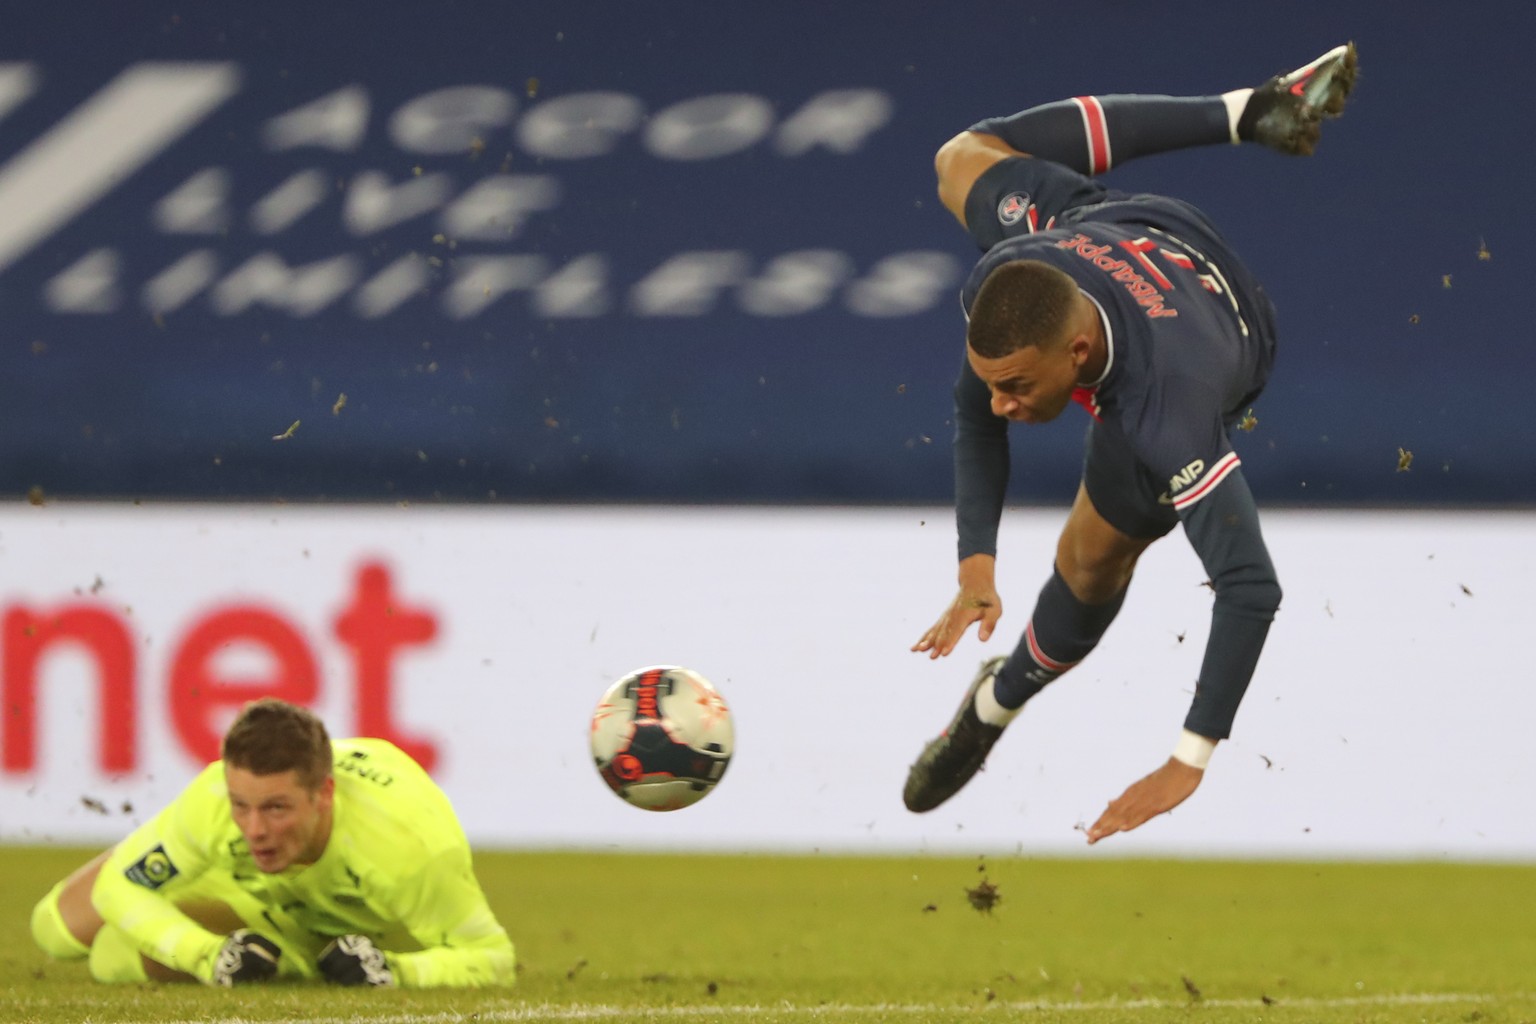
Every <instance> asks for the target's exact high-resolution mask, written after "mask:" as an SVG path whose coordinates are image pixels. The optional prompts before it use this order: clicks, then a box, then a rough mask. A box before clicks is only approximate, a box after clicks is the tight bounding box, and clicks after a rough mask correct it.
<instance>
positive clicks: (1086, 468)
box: [1083, 423, 1179, 540]
mask: <svg viewBox="0 0 1536 1024" xmlns="http://www.w3.org/2000/svg"><path fill="white" fill-rule="evenodd" d="M1084 447H1085V449H1086V450H1085V452H1084V455H1083V487H1084V488H1085V489H1086V490H1087V491H1088V500H1089V501H1091V502H1092V503H1093V508H1094V511H1096V512H1098V514H1099V515H1101V516H1103V517H1104V519H1105V521H1106V522H1108V523H1109V525H1110V526H1113V527H1114V528H1115V529H1117V530H1119V531H1120V532H1121V533H1124V534H1127V535H1129V536H1131V537H1138V538H1140V539H1142V540H1156V539H1157V538H1158V537H1161V536H1163V535H1165V534H1166V533H1168V531H1169V530H1172V529H1173V528H1174V527H1175V526H1177V525H1178V522H1179V514H1178V513H1177V512H1175V511H1174V510H1173V503H1172V501H1171V500H1170V499H1169V497H1168V481H1166V480H1159V479H1157V478H1156V477H1154V476H1153V475H1152V471H1151V470H1150V469H1148V468H1147V467H1146V466H1145V465H1143V464H1142V462H1141V461H1140V460H1139V459H1137V458H1136V455H1135V453H1134V452H1132V451H1131V446H1130V445H1129V444H1127V443H1126V442H1125V440H1124V439H1123V438H1120V437H1116V436H1114V434H1113V433H1112V432H1111V431H1109V430H1105V429H1104V427H1103V426H1102V425H1100V424H1098V423H1094V424H1092V425H1091V426H1089V428H1088V440H1087V443H1086V444H1085V445H1084Z"/></svg>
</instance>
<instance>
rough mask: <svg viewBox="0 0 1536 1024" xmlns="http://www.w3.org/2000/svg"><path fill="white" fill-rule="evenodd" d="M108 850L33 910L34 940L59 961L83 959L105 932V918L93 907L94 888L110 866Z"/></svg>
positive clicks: (61, 883) (82, 867) (58, 885)
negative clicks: (97, 938)
mask: <svg viewBox="0 0 1536 1024" xmlns="http://www.w3.org/2000/svg"><path fill="white" fill-rule="evenodd" d="M111 853H112V851H111V850H106V851H104V852H102V853H100V854H98V855H96V856H95V857H93V858H92V859H91V860H89V861H88V862H86V863H85V864H83V865H81V866H80V867H79V868H77V869H75V871H73V872H72V873H71V874H70V875H69V877H68V878H65V879H64V880H63V881H61V882H59V883H58V884H57V885H55V886H54V887H53V888H52V889H50V890H48V895H46V896H44V897H43V898H42V899H41V900H39V901H38V903H37V906H35V907H33V908H32V938H33V940H34V941H35V942H36V943H37V944H38V946H39V947H41V948H42V950H43V952H45V953H47V954H48V955H49V956H51V957H53V958H54V959H56V960H81V959H84V958H85V956H86V955H87V954H88V953H89V952H90V949H91V943H92V942H93V941H95V938H96V933H97V932H98V931H99V930H100V929H101V925H102V920H101V915H100V914H98V913H96V908H95V907H94V906H92V905H91V888H92V887H93V886H94V885H95V884H96V876H97V874H99V873H100V872H101V866H102V865H103V864H105V863H106V861H107V857H108V856H109V855H111Z"/></svg>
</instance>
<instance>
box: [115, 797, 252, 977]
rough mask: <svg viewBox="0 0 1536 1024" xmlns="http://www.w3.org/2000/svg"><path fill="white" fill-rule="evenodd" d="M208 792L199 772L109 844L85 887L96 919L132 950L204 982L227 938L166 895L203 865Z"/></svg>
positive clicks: (211, 806)
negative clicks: (118, 934) (102, 861)
mask: <svg viewBox="0 0 1536 1024" xmlns="http://www.w3.org/2000/svg"><path fill="white" fill-rule="evenodd" d="M212 770H214V769H209V771H212ZM216 793H217V787H216V786H212V785H211V784H210V776H209V773H208V771H205V772H204V773H203V774H202V775H200V776H199V777H198V778H197V779H196V780H194V781H193V783H192V784H191V785H190V786H188V787H187V788H186V789H185V790H184V791H183V792H182V793H181V795H180V796H178V797H177V798H176V800H175V801H173V802H172V803H171V804H170V805H169V806H168V807H166V808H165V809H164V810H163V811H161V812H160V813H159V814H158V815H156V816H155V817H154V818H153V819H151V820H150V821H148V822H146V823H145V824H144V825H142V826H140V827H139V828H137V829H135V830H134V831H133V833H132V834H130V835H129V836H128V837H127V838H126V839H124V840H123V841H122V842H120V843H118V844H117V846H116V847H114V848H113V850H112V853H111V855H110V856H108V858H107V861H106V863H105V864H103V865H102V868H101V871H100V873H99V874H98V875H97V876H96V884H95V885H94V886H93V888H92V889H91V904H92V906H93V907H94V908H95V909H96V912H97V913H98V914H100V915H101V918H102V920H103V921H105V922H106V923H107V924H110V925H113V926H115V927H117V928H118V929H120V930H121V931H122V932H123V933H124V934H126V935H127V936H128V937H129V938H130V939H131V940H132V941H133V943H134V945H135V946H136V947H137V948H138V950H139V952H140V953H142V954H143V955H144V956H147V957H149V958H150V959H151V960H154V961H156V962H157V963H161V964H164V965H165V966H166V967H169V968H171V969H172V970H176V971H181V972H182V973H184V974H189V975H191V976H193V977H195V978H197V979H198V980H200V981H204V982H209V981H212V980H213V973H214V967H215V961H216V960H217V959H218V955H219V951H220V950H221V949H222V947H223V946H224V943H225V941H226V939H227V936H224V935H220V934H218V933H216V932H211V931H209V930H208V929H206V928H204V927H203V926H202V925H200V924H198V923H197V922H196V921H194V920H192V918H190V917H188V916H187V915H186V914H184V913H182V911H181V910H179V909H178V908H177V906H176V904H175V903H174V902H173V900H174V897H175V894H176V893H177V892H178V891H180V890H182V889H184V888H185V887H186V886H187V885H189V884H190V883H191V882H192V881H193V880H194V879H196V878H197V877H198V876H199V875H201V874H202V873H203V872H204V871H206V870H207V868H208V865H209V862H210V851H209V849H208V845H207V844H208V842H209V840H210V839H211V836H212V835H213V831H212V830H213V824H212V819H211V815H212V814H216V813H217V812H218V808H217V807H216V806H215V805H216V804H217V799H216V795H215V794H216Z"/></svg>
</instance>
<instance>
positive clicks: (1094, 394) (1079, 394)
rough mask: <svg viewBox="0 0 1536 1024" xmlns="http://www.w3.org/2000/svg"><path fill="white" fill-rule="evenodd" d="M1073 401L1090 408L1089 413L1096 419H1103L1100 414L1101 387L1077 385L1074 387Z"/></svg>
mask: <svg viewBox="0 0 1536 1024" xmlns="http://www.w3.org/2000/svg"><path fill="white" fill-rule="evenodd" d="M1072 401H1074V402H1076V403H1077V404H1078V405H1080V406H1082V407H1083V408H1084V409H1087V410H1088V415H1089V416H1092V417H1093V418H1094V419H1096V420H1097V419H1103V417H1102V416H1100V415H1099V413H1100V411H1101V410H1100V409H1099V389H1098V388H1097V387H1091V388H1085V387H1075V388H1073V389H1072Z"/></svg>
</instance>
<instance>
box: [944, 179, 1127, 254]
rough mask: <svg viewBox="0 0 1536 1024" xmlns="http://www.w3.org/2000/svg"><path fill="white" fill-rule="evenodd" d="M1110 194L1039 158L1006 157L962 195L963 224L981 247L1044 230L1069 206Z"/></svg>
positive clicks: (1052, 224)
mask: <svg viewBox="0 0 1536 1024" xmlns="http://www.w3.org/2000/svg"><path fill="white" fill-rule="evenodd" d="M1108 195H1109V192H1108V191H1107V190H1106V189H1105V188H1104V186H1102V185H1100V184H1099V183H1098V182H1096V181H1094V180H1093V179H1092V178H1089V177H1087V176H1086V175H1082V174H1079V173H1078V172H1076V171H1074V170H1072V169H1071V168H1069V167H1064V166H1062V165H1061V164H1058V163H1053V162H1051V161H1049V160H1041V159H1039V158H1037V157H1008V158H1006V159H1003V160H999V161H998V162H997V163H995V164H993V165H992V166H991V167H989V168H987V169H986V170H985V171H983V172H982V174H981V176H980V177H979V178H977V179H976V183H975V184H974V185H972V186H971V191H970V194H969V195H967V196H966V199H965V227H966V230H967V231H969V232H970V235H971V238H973V239H975V241H976V244H977V245H978V246H980V247H981V248H982V249H983V250H987V249H990V248H992V247H993V246H994V245H996V244H997V243H998V242H1001V241H1003V240H1004V239H1006V238H1017V237H1018V236H1019V235H1029V234H1034V233H1035V232H1037V231H1046V230H1048V229H1049V228H1051V227H1052V226H1054V224H1055V222H1056V220H1057V219H1058V218H1060V217H1061V216H1062V215H1063V214H1065V213H1066V212H1067V211H1068V210H1071V209H1073V208H1075V207H1079V206H1085V205H1088V204H1092V203H1097V202H1101V201H1103V200H1104V199H1105V198H1106V197H1107V196H1108Z"/></svg>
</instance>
